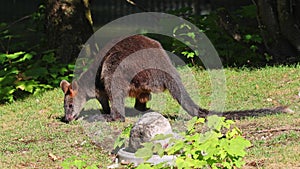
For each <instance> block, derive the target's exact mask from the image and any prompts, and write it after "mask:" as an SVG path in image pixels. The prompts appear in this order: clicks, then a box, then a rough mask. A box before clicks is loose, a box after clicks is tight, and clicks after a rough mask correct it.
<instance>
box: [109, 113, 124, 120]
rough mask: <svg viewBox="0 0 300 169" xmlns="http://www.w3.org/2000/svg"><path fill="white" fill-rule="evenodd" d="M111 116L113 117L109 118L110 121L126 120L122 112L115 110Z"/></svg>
mask: <svg viewBox="0 0 300 169" xmlns="http://www.w3.org/2000/svg"><path fill="white" fill-rule="evenodd" d="M110 117H111V119H109V120H110V121H120V122H125V117H124V116H123V115H122V114H120V113H118V112H113V111H112V113H111V115H110ZM109 120H108V121H109Z"/></svg>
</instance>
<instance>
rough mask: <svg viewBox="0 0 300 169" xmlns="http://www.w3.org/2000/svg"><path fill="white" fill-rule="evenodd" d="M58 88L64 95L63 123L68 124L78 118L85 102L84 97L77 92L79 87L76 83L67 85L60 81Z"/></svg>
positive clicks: (65, 82)
mask: <svg viewBox="0 0 300 169" xmlns="http://www.w3.org/2000/svg"><path fill="white" fill-rule="evenodd" d="M60 88H61V89H62V91H63V92H64V94H65V98H64V109H65V116H64V118H63V121H65V122H70V121H72V120H74V119H76V118H77V117H78V116H79V113H80V111H81V109H82V107H83V104H84V103H85V102H86V97H85V96H84V95H83V94H81V93H80V92H79V86H78V84H77V82H76V81H73V82H72V83H69V82H67V81H66V80H62V81H61V82H60Z"/></svg>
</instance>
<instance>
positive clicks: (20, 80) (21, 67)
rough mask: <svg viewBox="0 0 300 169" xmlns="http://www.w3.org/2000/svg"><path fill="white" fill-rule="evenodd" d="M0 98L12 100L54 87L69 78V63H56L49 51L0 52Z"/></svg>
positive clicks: (3, 100)
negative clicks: (40, 52) (40, 53)
mask: <svg viewBox="0 0 300 169" xmlns="http://www.w3.org/2000/svg"><path fill="white" fill-rule="evenodd" d="M0 64H1V69H0V88H1V90H0V99H1V100H0V101H1V102H12V101H13V100H15V99H17V98H22V97H24V96H25V95H26V94H37V93H39V92H41V91H44V90H47V89H52V88H56V87H58V86H59V83H60V81H61V80H62V79H69V80H70V79H71V77H72V74H71V73H72V69H73V67H74V66H73V65H71V64H70V65H63V64H61V63H58V62H57V61H56V59H55V57H54V54H53V52H46V53H43V54H42V55H41V56H40V57H39V55H37V54H36V53H35V52H29V53H27V52H23V51H20V52H16V53H12V54H5V53H0Z"/></svg>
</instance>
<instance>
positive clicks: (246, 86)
mask: <svg viewBox="0 0 300 169" xmlns="http://www.w3.org/2000/svg"><path fill="white" fill-rule="evenodd" d="M179 72H180V73H181V76H182V79H183V83H184V85H185V86H186V88H187V90H188V92H189V93H190V94H191V96H192V98H193V99H194V100H195V101H196V102H197V104H199V105H200V106H201V107H204V108H209V109H211V108H212V109H213V108H214V107H211V103H212V102H213V101H214V100H213V99H214V98H215V97H218V95H213V96H212V93H213V90H212V88H211V82H210V76H209V73H208V72H207V71H197V70H196V69H187V68H180V69H179ZM225 75H226V96H225V104H224V105H225V107H224V109H225V110H236V109H238V110H243V109H253V108H263V107H274V106H279V105H288V106H289V107H290V108H291V109H293V110H294V111H295V113H294V114H290V115H285V114H279V115H272V116H266V117H259V118H247V119H245V120H241V121H238V122H237V125H238V126H239V127H240V128H241V129H242V131H243V133H244V135H245V136H246V137H247V138H248V139H250V140H251V142H252V143H253V147H252V148H250V149H249V150H248V151H249V154H248V156H247V157H246V161H248V162H253V161H254V162H259V161H260V160H263V162H262V164H259V165H258V166H260V167H261V168H286V167H299V163H298V162H299V161H300V154H299V152H300V151H299V150H300V143H299V138H300V137H299V135H300V134H299V131H289V130H287V131H284V132H273V133H264V134H265V135H263V134H258V133H255V131H259V130H266V129H273V128H300V115H299V101H300V100H299V96H298V92H299V91H300V85H299V84H300V83H299V82H300V76H299V75H300V67H299V66H295V67H285V66H282V67H266V68H262V69H254V70H250V69H242V70H236V69H225ZM219 97H223V95H220V96H219ZM62 104H63V93H62V92H61V91H60V89H55V90H52V91H48V92H45V93H43V94H42V95H38V96H31V97H29V98H26V99H24V100H22V101H16V102H14V103H12V104H7V105H1V107H0V128H1V129H0V168H59V167H60V165H61V163H62V162H63V161H64V160H66V159H68V158H71V157H73V156H76V157H78V158H81V157H82V156H87V158H85V159H86V160H87V163H88V164H96V165H98V166H99V167H100V168H105V166H107V165H108V164H110V163H111V158H110V156H109V153H108V152H107V151H103V150H102V148H101V147H99V145H97V144H95V140H94V138H91V137H89V136H88V133H87V132H86V128H85V127H87V125H82V121H76V122H72V123H70V124H65V123H62V122H61V121H60V118H61V117H62V116H63V105H62ZM133 104H134V100H133V99H127V100H126V106H127V107H132V106H133ZM148 106H149V107H151V108H152V109H153V110H155V111H158V112H161V113H162V114H166V115H167V114H168V115H177V114H178V113H179V114H182V115H186V114H187V113H185V112H184V111H182V110H181V108H180V106H179V105H178V104H177V103H176V101H174V99H172V98H171V96H170V94H169V93H168V92H165V93H162V94H154V95H153V99H152V100H151V101H150V102H149V104H148ZM95 107H98V108H100V105H99V104H98V103H97V102H96V101H91V102H89V103H88V104H87V106H86V109H92V108H95ZM126 110H127V111H131V109H126ZM126 120H127V122H126V123H124V124H122V123H115V124H112V125H110V126H111V128H114V129H117V128H122V127H123V126H126V125H127V124H128V123H133V121H134V120H133V119H132V118H131V117H127V119H126ZM94 127H95V126H94ZM96 127H97V126H96ZM111 128H110V129H111ZM94 129H95V130H97V128H94ZM99 130H100V129H99ZM103 131H104V130H103ZM111 132H112V131H111ZM97 136H98V135H97ZM102 137H105V136H102ZM98 139H99V138H98ZM107 144H112V143H107ZM100 146H101V145H100ZM52 155H54V157H56V158H55V159H54V158H53V156H52ZM297 165H298V166H297ZM284 166H286V167H284Z"/></svg>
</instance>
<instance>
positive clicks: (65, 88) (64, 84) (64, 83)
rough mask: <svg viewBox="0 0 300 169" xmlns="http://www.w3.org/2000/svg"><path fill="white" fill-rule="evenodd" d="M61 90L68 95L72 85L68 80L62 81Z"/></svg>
mask: <svg viewBox="0 0 300 169" xmlns="http://www.w3.org/2000/svg"><path fill="white" fill-rule="evenodd" d="M59 86H60V88H61V89H62V91H63V92H64V94H66V93H67V91H68V89H69V86H70V83H69V82H67V81H66V80H62V81H61V82H60V85H59Z"/></svg>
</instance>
